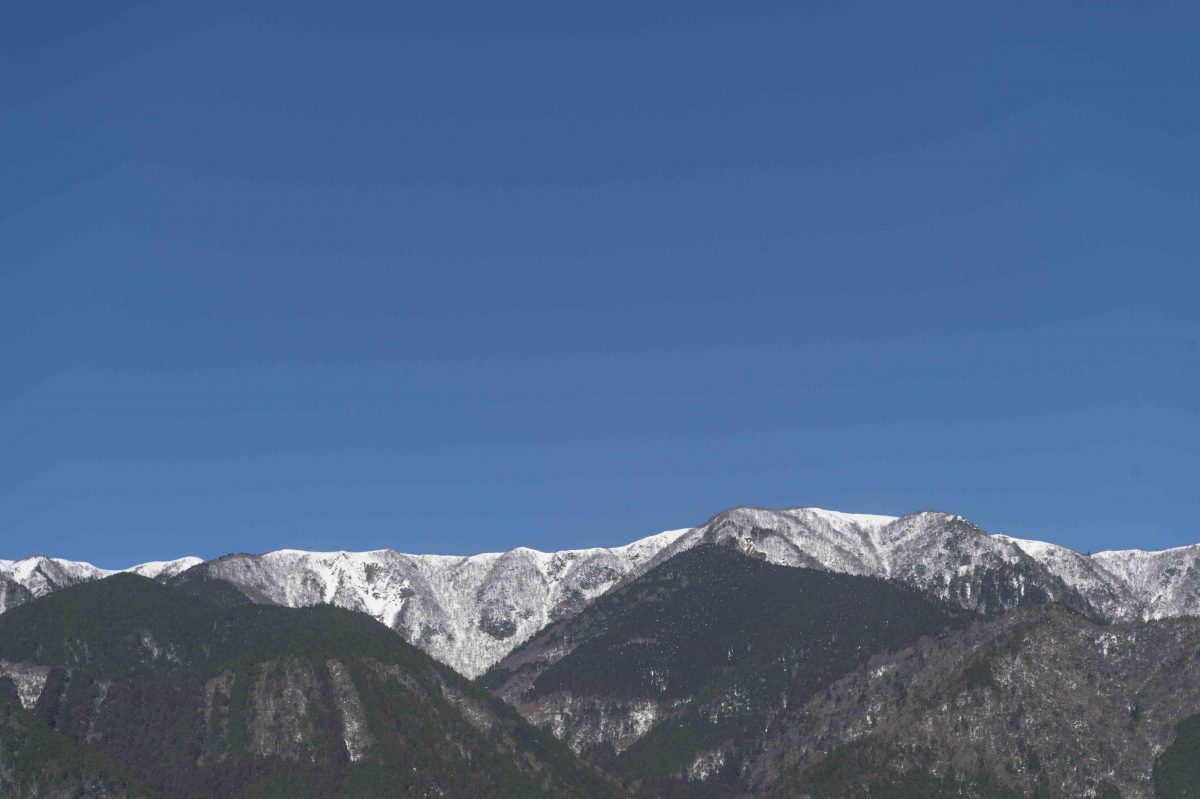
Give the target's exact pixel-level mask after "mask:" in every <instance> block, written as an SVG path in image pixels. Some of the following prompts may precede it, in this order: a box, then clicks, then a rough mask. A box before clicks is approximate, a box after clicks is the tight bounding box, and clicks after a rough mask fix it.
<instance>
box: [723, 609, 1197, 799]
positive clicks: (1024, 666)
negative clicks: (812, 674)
mask: <svg viewBox="0 0 1200 799" xmlns="http://www.w3.org/2000/svg"><path fill="white" fill-rule="evenodd" d="M1198 653H1200V621H1198V620H1196V619H1191V618H1186V619H1171V620H1165V621H1153V622H1132V623H1121V624H1112V625H1104V624H1097V623H1095V622H1093V621H1091V620H1089V619H1087V618H1085V617H1084V616H1082V615H1080V614H1078V613H1074V612H1071V611H1069V610H1067V609H1064V608H1062V607H1060V606H1056V605H1045V606H1041V607H1036V608H1026V609H1022V610H1019V611H1016V612H1014V613H1010V614H1006V615H1004V616H1001V617H999V618H997V619H994V620H989V621H986V622H982V623H978V624H975V625H972V626H970V627H966V628H961V629H959V630H957V631H955V632H953V633H951V634H950V635H949V636H947V637H946V638H944V639H939V638H936V637H935V638H925V639H921V640H920V641H919V642H918V643H917V644H916V645H914V646H912V647H910V648H907V649H904V650H900V651H897V652H893V653H889V654H885V655H879V656H876V657H873V658H871V659H870V660H869V661H867V662H866V663H864V664H862V665H861V666H859V667H858V668H857V669H855V670H854V671H852V672H850V673H849V674H847V675H846V676H844V677H842V678H841V679H839V680H838V681H836V682H834V683H833V684H832V685H831V686H830V687H829V688H828V690H826V691H823V692H820V693H818V694H816V695H814V696H813V697H811V698H810V699H809V700H807V701H805V702H802V703H795V704H789V705H788V707H787V708H786V709H785V710H784V711H783V712H781V713H780V715H779V716H778V717H776V718H775V719H774V721H773V723H772V725H771V727H770V729H769V730H768V731H767V733H766V735H765V736H764V737H763V740H762V745H761V750H760V753H759V754H758V756H757V757H756V758H755V759H754V760H753V761H752V762H751V763H750V764H749V765H748V767H747V769H746V772H745V774H744V776H743V789H744V791H745V792H746V794H747V795H751V796H758V795H769V796H771V797H778V798H779V799H783V797H796V796H814V797H816V796H820V797H860V796H867V795H872V796H875V795H892V796H977V797H997V796H1043V797H1106V798H1107V797H1118V796H1119V797H1124V798H1125V799H1142V798H1144V799H1150V797H1153V796H1156V795H1157V794H1156V788H1155V785H1156V782H1158V783H1159V784H1167V783H1169V782H1171V781H1172V780H1175V782H1176V784H1177V783H1178V774H1179V772H1180V771H1181V770H1184V771H1185V773H1186V769H1187V768H1189V765H1188V762H1187V757H1186V756H1184V757H1180V758H1177V759H1178V760H1183V761H1185V762H1184V763H1183V764H1182V766H1183V768H1182V769H1181V768H1180V765H1181V764H1179V763H1176V762H1173V760H1172V758H1171V757H1170V756H1168V757H1167V759H1166V763H1165V765H1164V761H1163V756H1164V754H1165V753H1167V752H1168V750H1169V748H1171V747H1172V746H1173V741H1175V739H1176V736H1177V729H1178V727H1179V725H1180V722H1183V721H1186V720H1187V719H1189V718H1190V717H1192V716H1194V715H1195V714H1196V713H1197V712H1198V711H1200V680H1197V677H1200V667H1198V665H1197V654H1198ZM1187 746H1188V747H1194V746H1195V745H1194V744H1193V743H1191V742H1189V743H1188V744H1187ZM1178 749H1179V747H1175V750H1178ZM1186 751H1188V752H1191V751H1193V749H1186ZM1156 774H1157V775H1158V776H1157V777H1156ZM789 775H790V776H789ZM888 786H890V787H888ZM885 787H887V789H888V790H890V791H891V793H886V792H885V791H884V788H885ZM1191 788H1192V789H1193V790H1194V789H1195V785H1194V784H1193V785H1192V786H1191ZM903 791H907V792H903ZM1163 795H1166V794H1163ZM1176 795H1178V794H1176ZM1182 795H1195V794H1194V793H1191V794H1182Z"/></svg>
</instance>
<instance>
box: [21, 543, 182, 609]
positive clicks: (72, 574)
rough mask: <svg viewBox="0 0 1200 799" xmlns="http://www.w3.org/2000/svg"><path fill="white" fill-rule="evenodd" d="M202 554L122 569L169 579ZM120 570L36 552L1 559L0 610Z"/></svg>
mask: <svg viewBox="0 0 1200 799" xmlns="http://www.w3.org/2000/svg"><path fill="white" fill-rule="evenodd" d="M199 563H203V561H202V560H200V558H196V557H185V558H177V559H176V560H168V561H154V562H151V563H142V564H139V565H137V566H132V567H130V568H128V569H121V570H120V571H127V572H134V573H135V574H140V575H142V576H143V577H149V578H150V579H152V580H156V579H166V578H168V577H173V576H175V575H176V574H178V573H180V572H182V571H185V570H187V569H190V568H191V567H192V566H195V565H197V564H199ZM116 573H117V570H113V569H101V568H100V567H98V566H93V565H92V564H90V563H83V562H79V561H73V560H63V559H61V558H47V557H45V556H44V555H34V556H33V557H29V558H22V559H20V560H0V613H3V612H4V611H6V610H8V609H9V608H13V607H16V606H17V605H20V604H21V603H23V602H28V601H29V600H30V599H35V598H37V597H39V596H45V595H46V594H49V593H50V592H52V591H57V590H58V589H60V588H66V587H67V586H70V585H76V584H77V583H84V582H88V581H89V580H99V579H101V578H104V577H108V576H109V575H110V574H116Z"/></svg>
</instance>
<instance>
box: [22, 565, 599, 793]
mask: <svg viewBox="0 0 1200 799" xmlns="http://www.w3.org/2000/svg"><path fill="white" fill-rule="evenodd" d="M0 742H2V743H3V746H0V795H4V796H13V797H45V796H59V795H61V796H96V797H99V796H139V797H140V796H147V797H151V796H153V797H181V798H182V797H197V798H198V797H214V796H222V797H228V796H238V797H269V796H279V797H332V796H346V797H371V796H379V797H384V796H387V797H391V796H406V797H424V796H428V797H434V796H439V797H452V796H472V797H481V798H485V797H509V796H521V797H545V798H546V799H551V797H579V798H580V799H582V798H583V797H596V798H597V799H598V798H599V797H608V796H613V795H615V792H614V791H613V790H612V789H611V788H610V787H609V786H608V785H607V784H606V783H605V782H604V781H603V780H602V779H600V778H599V777H597V776H596V775H595V774H594V773H593V772H592V771H591V770H589V769H588V768H587V767H585V766H583V765H582V764H580V763H579V762H578V761H577V760H576V759H575V758H574V757H573V756H572V755H571V753H570V752H569V751H568V750H567V749H566V748H565V747H563V746H562V745H561V744H559V743H558V742H557V741H555V740H554V739H553V738H552V737H550V736H548V735H546V734H544V733H540V732H538V731H537V730H535V729H533V728H532V727H530V726H529V725H528V724H527V723H525V722H524V721H523V720H522V719H521V718H520V717H519V716H518V715H517V714H516V713H515V712H514V711H513V710H512V709H511V708H509V707H507V706H506V705H504V704H503V703H502V702H500V701H499V700H497V699H495V698H494V697H492V696H490V695H489V694H488V693H486V692H485V691H483V690H481V689H479V688H478V687H476V686H474V685H472V684H471V683H469V682H467V681H466V680H464V679H463V678H462V677H460V676H459V675H457V674H455V673H454V672H453V671H451V670H450V669H448V668H446V667H445V666H443V665H441V664H439V663H437V662H436V661H434V660H433V659H432V658H430V657H429V656H427V655H425V654H424V653H422V652H420V651H419V650H417V649H416V648H414V647H412V646H410V645H409V644H407V643H405V642H404V641H402V640H401V639H400V638H399V637H398V636H396V635H394V634H393V633H392V632H390V631H389V630H388V629H386V628H385V627H383V626H382V625H380V624H378V623H377V622H376V621H374V620H372V619H370V618H368V617H367V616H364V615H362V614H359V613H353V612H349V611H346V610H342V609H339V608H334V607H329V606H322V607H316V608H307V609H291V608H281V607H271V606H263V605H254V604H252V603H250V602H249V601H248V600H246V599H245V598H244V596H243V595H242V594H241V593H240V592H238V591H236V590H235V589H233V588H232V587H231V586H229V585H228V584H225V583H221V582H218V581H201V580H190V581H187V582H186V583H185V584H184V585H183V586H181V587H169V586H165V585H161V584H159V583H156V582H154V581H152V580H149V579H146V578H143V577H140V576H136V575H132V574H121V575H116V576H113V577H109V578H107V579H104V580H100V581H96V582H89V583H84V584H81V585H76V586H73V587H69V588H65V589H62V590H61V591H58V592H55V593H53V594H51V595H49V596H45V597H42V598H40V599H35V600H32V601H30V602H27V603H26V604H24V605H23V606H21V607H18V608H15V609H13V610H11V611H9V612H8V613H6V614H4V615H3V616H2V617H0Z"/></svg>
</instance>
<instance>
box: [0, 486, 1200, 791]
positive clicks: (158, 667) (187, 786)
mask: <svg viewBox="0 0 1200 799" xmlns="http://www.w3.org/2000/svg"><path fill="white" fill-rule="evenodd" d="M1198 557H1200V547H1183V548H1178V549H1172V550H1165V551H1162V552H1140V551H1121V552H1101V553H1096V554H1094V555H1093V554H1083V553H1079V552H1075V551H1072V550H1070V549H1066V548H1064V547H1059V546H1055V545H1052V544H1046V543H1042V542H1037V541H1030V540H1023V539H1017V538H1012V537H1009V536H1004V535H989V534H987V533H985V532H983V531H982V530H980V529H979V528H978V527H976V526H975V525H973V524H971V523H970V522H969V521H967V520H966V519H964V518H963V517H961V516H957V515H953V514H947V513H939V512H921V513H914V514H910V515H907V516H901V517H888V516H875V515H862V514H847V513H837V512H832V511H826V510H821V509H817V508H798V509H790V510H766V509H758V508H734V509H731V510H728V511H724V512H722V513H719V514H717V515H716V516H714V517H712V518H711V519H709V520H708V521H707V522H705V523H704V524H702V525H699V526H697V527H692V528H686V529H681V530H675V531H670V532H666V533H660V534H658V535H655V536H651V537H649V538H644V539H640V540H638V541H635V542H633V543H631V544H628V545H626V546H622V547H614V548H595V549H582V550H569V551H563V552H556V553H543V552H537V551H535V550H531V549H524V548H520V549H515V550H512V551H509V552H504V553H492V554H481V555H473V556H467V557H457V556H453V557H452V556H436V555H406V554H403V553H399V552H396V551H393V550H379V551H374V552H365V553H349V552H333V553H313V552H301V551H296V550H283V551H277V552H270V553H267V554H263V555H248V554H233V555H227V556H225V557H222V558H217V559H215V560H210V561H201V560H200V559H198V558H180V559H178V560H175V561H169V562H156V563H147V564H141V565H139V566H135V567H132V568H130V569H126V570H120V571H107V570H103V569H98V568H96V567H94V566H91V565H89V564H86V563H77V562H71V561H63V560H57V559H51V558H42V557H38V558H26V559H23V560H19V561H0V588H2V589H3V592H2V593H3V597H4V606H3V607H4V608H5V612H4V613H3V614H0V794H3V795H5V796H9V795H11V796H16V797H22V799H24V798H25V797H42V796H55V797H57V796H62V797H68V796H70V797H89V798H91V799H108V798H109V797H122V798H125V799H134V798H137V799H141V797H147V798H150V797H163V798H164V799H166V798H167V797H172V798H174V797H178V798H179V799H192V798H193V797H197V798H198V797H202V796H221V797H225V796H228V797H259V796H280V797H304V796H312V797H317V796H321V797H324V796H344V797H371V796H380V797H383V796H406V797H459V796H478V797H481V799H484V798H486V797H490V796H497V797H499V796H516V797H530V799H534V797H578V799H603V798H604V797H627V798H629V799H859V797H871V798H872V799H918V798H919V799H1060V797H1061V798H1062V799H1068V798H1070V799H1074V797H1098V798H1099V799H1121V798H1122V797H1123V798H1124V799H1152V798H1153V797H1161V798H1162V799H1187V798H1193V799H1194V798H1195V797H1200V617H1198V616H1200V614H1198V613H1197V606H1198V605H1197V603H1198V598H1200V586H1198V585H1197V579H1198V576H1197V575H1198V573H1200V568H1198V567H1197V563H1196V561H1197V558H1198Z"/></svg>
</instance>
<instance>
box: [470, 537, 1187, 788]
mask: <svg viewBox="0 0 1200 799" xmlns="http://www.w3.org/2000/svg"><path fill="white" fill-rule="evenodd" d="M482 682H483V683H484V684H485V685H488V686H489V687H492V688H493V689H494V690H495V691H496V692H497V693H498V694H499V695H500V696H502V697H504V698H505V699H507V700H508V701H510V702H511V703H513V704H514V706H515V707H517V708H518V709H519V710H520V711H521V712H522V713H523V714H524V715H525V716H526V717H527V718H528V719H529V720H530V721H532V722H534V723H536V724H538V725H540V726H542V727H543V728H544V729H546V730H548V731H551V732H553V733H554V734H555V735H556V736H558V737H559V738H561V739H562V740H564V741H565V742H567V743H568V744H569V745H570V746H571V747H572V748H573V749H575V750H576V751H578V752H579V753H580V754H581V755H582V756H583V757H584V758H585V759H587V760H589V761H591V762H592V763H594V764H595V765H596V766H597V767H599V768H602V769H604V770H606V771H608V772H610V773H611V774H613V775H614V776H615V777H617V778H619V779H620V780H622V782H623V783H624V784H625V785H626V786H627V789H628V790H630V792H631V793H633V794H634V795H636V796H639V797H656V798H658V797H662V798H664V799H667V798H673V797H679V798H682V797H689V798H690V799H726V798H730V797H749V796H764V797H765V796H770V797H772V798H773V799H785V798H786V799H790V798H792V797H814V798H815V797H828V798H833V797H839V798H844V799H851V798H856V797H891V798H892V799H897V798H898V797H914V798H916V797H920V798H921V799H937V797H974V798H975V799H1018V798H1019V797H1041V799H1049V797H1056V798H1059V797H1061V798H1062V799H1067V798H1068V797H1070V798H1074V797H1105V799H1111V798H1112V797H1125V798H1126V799H1132V798H1134V797H1145V798H1146V799H1150V797H1154V796H1160V795H1161V796H1190V797H1194V796H1196V795H1197V790H1198V788H1197V786H1198V783H1195V782H1188V780H1189V775H1191V774H1193V773H1196V772H1197V771H1200V770H1198V769H1197V767H1196V763H1197V761H1195V760H1194V759H1193V758H1194V757H1195V755H1196V754H1200V721H1190V719H1191V717H1193V716H1195V715H1196V714H1198V713H1200V620H1197V619H1193V618H1180V619H1170V620H1163V621H1150V622H1140V621H1138V622H1125V623H1115V624H1103V623H1098V622H1096V621H1094V620H1092V619H1090V618H1088V617H1087V616H1086V615H1084V614H1083V613H1081V612H1079V611H1076V610H1072V609H1070V608H1067V607H1064V606H1062V605H1059V604H1056V603H1045V604H1039V605H1033V606H1028V607H1022V608H1019V609H1016V610H1013V611H1009V612H1006V613H1003V614H999V615H996V616H983V615H977V614H973V613H969V612H966V611H963V610H961V609H960V608H959V607H958V606H957V604H956V603H950V602H945V601H942V600H940V599H938V598H937V597H934V596H930V595H923V594H921V593H918V592H915V591H913V590H911V589H906V588H904V587H902V586H900V585H897V584H895V583H889V582H885V581H882V580H878V579H876V578H865V577H857V576H848V575H842V574H836V573H829V572H822V571H814V570H810V569H805V568H783V567H777V566H773V565H771V564H767V563H764V562H763V561H762V560H761V559H757V558H752V557H748V556H742V555H739V554H738V553H737V552H736V551H734V550H733V549H732V548H730V547H718V546H713V545H700V546H698V547H695V548H693V549H690V550H685V551H684V552H682V553H680V554H678V555H676V556H674V557H672V558H670V559H669V560H667V561H665V562H664V563H662V564H661V565H659V566H657V567H655V568H654V569H652V570H651V571H650V572H648V573H647V574H646V575H644V576H643V577H641V578H639V579H637V580H635V581H633V582H631V583H630V584H628V585H626V586H624V587H622V588H620V589H618V590H616V591H614V592H612V593H610V594H608V595H606V596H605V597H603V598H601V599H600V600H598V601H597V602H596V603H594V604H593V605H592V606H591V607H589V608H588V609H586V610H584V611H583V612H582V613H580V614H578V615H576V616H575V617H573V618H571V619H567V620H562V621H560V622H558V623H556V624H554V625H551V626H550V627H548V628H547V629H546V630H544V631H542V632H541V633H539V634H538V635H537V636H535V637H534V638H533V639H532V640H530V641H529V642H527V643H526V644H524V645H523V646H521V647H520V648H518V649H517V650H516V651H514V652H513V653H512V654H511V655H509V656H508V657H507V658H505V660H503V661H502V662H501V663H500V664H499V665H498V666H496V667H495V668H494V669H492V671H490V672H489V673H488V674H487V675H486V676H485V677H484V678H483V680H482ZM1178 729H1182V730H1183V733H1182V734H1179V735H1177V730H1178ZM1193 729H1194V732H1191V733H1190V737H1189V731H1191V730H1193ZM1172 786H1175V788H1176V789H1178V787H1179V786H1185V787H1184V788H1182V789H1179V790H1176V791H1175V792H1174V793H1172V792H1171V791H1172V790H1173V788H1172Z"/></svg>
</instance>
